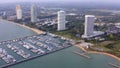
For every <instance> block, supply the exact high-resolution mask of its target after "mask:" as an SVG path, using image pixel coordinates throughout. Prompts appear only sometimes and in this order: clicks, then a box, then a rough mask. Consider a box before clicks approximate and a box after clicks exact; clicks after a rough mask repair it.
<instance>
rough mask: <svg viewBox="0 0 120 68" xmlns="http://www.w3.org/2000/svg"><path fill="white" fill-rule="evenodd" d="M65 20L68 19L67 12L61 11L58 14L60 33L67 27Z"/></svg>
mask: <svg viewBox="0 0 120 68" xmlns="http://www.w3.org/2000/svg"><path fill="white" fill-rule="evenodd" d="M65 18H66V13H65V11H59V12H58V28H57V30H58V31H60V30H65V29H66V27H65V24H66V20H65Z"/></svg>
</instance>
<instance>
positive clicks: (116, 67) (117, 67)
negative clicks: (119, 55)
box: [109, 63, 120, 68]
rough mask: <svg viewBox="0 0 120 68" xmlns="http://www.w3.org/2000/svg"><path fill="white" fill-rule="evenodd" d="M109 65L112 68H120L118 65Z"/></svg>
mask: <svg viewBox="0 0 120 68" xmlns="http://www.w3.org/2000/svg"><path fill="white" fill-rule="evenodd" d="M109 65H110V66H112V67H115V68H120V66H119V65H116V64H113V63H109Z"/></svg>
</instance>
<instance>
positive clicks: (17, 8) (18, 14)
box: [16, 5, 22, 19]
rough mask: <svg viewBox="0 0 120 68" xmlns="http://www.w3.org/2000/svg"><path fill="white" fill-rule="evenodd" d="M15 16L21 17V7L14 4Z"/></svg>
mask: <svg viewBox="0 0 120 68" xmlns="http://www.w3.org/2000/svg"><path fill="white" fill-rule="evenodd" d="M16 16H17V19H22V9H21V6H20V5H17V6H16Z"/></svg>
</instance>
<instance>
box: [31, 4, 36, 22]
mask: <svg viewBox="0 0 120 68" xmlns="http://www.w3.org/2000/svg"><path fill="white" fill-rule="evenodd" d="M31 22H37V10H36V7H35V5H34V4H32V5H31Z"/></svg>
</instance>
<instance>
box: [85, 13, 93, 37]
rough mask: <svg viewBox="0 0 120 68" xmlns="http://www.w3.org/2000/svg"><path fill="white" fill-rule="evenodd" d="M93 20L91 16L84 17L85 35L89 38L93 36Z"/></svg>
mask: <svg viewBox="0 0 120 68" xmlns="http://www.w3.org/2000/svg"><path fill="white" fill-rule="evenodd" d="M94 19H95V16H93V15H86V16H85V33H84V34H85V35H86V36H90V35H92V34H93V31H94Z"/></svg>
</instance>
